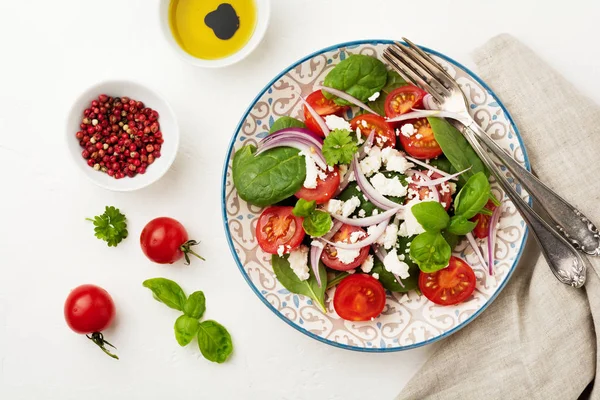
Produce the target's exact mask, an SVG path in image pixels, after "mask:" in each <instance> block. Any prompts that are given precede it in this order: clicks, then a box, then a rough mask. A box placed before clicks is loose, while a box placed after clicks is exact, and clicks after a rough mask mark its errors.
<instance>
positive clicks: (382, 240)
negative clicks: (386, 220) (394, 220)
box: [377, 224, 398, 250]
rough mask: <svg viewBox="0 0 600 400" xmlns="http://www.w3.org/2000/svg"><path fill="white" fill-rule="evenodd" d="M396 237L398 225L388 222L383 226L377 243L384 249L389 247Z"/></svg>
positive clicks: (392, 244) (394, 242)
mask: <svg viewBox="0 0 600 400" xmlns="http://www.w3.org/2000/svg"><path fill="white" fill-rule="evenodd" d="M397 239H398V227H397V226H396V225H395V224H390V225H388V226H387V227H386V228H385V232H383V234H382V235H381V236H379V238H378V239H377V243H378V244H380V245H382V246H383V247H384V248H385V249H386V250H388V249H391V248H392V247H393V246H394V244H396V240H397Z"/></svg>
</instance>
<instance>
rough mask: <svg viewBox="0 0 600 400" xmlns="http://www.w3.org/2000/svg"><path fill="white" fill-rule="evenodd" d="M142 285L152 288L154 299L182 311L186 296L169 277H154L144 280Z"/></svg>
mask: <svg viewBox="0 0 600 400" xmlns="http://www.w3.org/2000/svg"><path fill="white" fill-rule="evenodd" d="M142 285H143V286H144V287H147V288H148V289H150V290H152V295H153V296H154V298H155V299H156V300H158V301H160V302H161V303H164V304H165V305H166V306H168V307H171V308H174V309H175V310H179V311H183V308H184V307H185V302H186V296H185V293H184V292H183V289H182V288H181V287H180V286H179V285H178V284H177V283H175V282H173V281H172V280H170V279H165V278H154V279H147V280H145V281H144V282H143V283H142Z"/></svg>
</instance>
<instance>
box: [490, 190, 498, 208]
mask: <svg viewBox="0 0 600 400" xmlns="http://www.w3.org/2000/svg"><path fill="white" fill-rule="evenodd" d="M490 200H491V201H492V203H494V205H495V206H496V207H498V206H499V205H500V200H498V199H497V198H496V196H494V193H492V192H490Z"/></svg>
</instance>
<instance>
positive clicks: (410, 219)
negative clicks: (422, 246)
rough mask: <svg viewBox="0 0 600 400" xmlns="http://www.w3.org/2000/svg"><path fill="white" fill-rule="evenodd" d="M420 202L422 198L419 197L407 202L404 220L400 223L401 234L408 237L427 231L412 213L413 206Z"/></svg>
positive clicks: (399, 231)
mask: <svg viewBox="0 0 600 400" xmlns="http://www.w3.org/2000/svg"><path fill="white" fill-rule="evenodd" d="M420 202H421V200H419V199H413V200H411V201H409V202H408V203H406V205H405V209H404V222H402V224H400V229H399V230H398V234H399V235H400V236H404V237H408V236H413V235H418V234H419V233H423V232H425V229H423V227H422V226H421V224H419V221H417V219H416V218H415V216H414V214H413V213H412V206H414V205H415V204H418V203H420Z"/></svg>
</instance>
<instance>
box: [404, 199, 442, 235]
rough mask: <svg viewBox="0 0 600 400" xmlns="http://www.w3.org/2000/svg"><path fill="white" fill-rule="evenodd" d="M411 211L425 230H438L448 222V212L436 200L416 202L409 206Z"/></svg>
mask: <svg viewBox="0 0 600 400" xmlns="http://www.w3.org/2000/svg"><path fill="white" fill-rule="evenodd" d="M411 211H412V213H413V215H414V216H415V218H416V219H417V221H418V222H419V224H421V226H422V227H423V229H425V230H426V231H430V232H439V231H441V230H442V229H444V228H446V227H447V226H448V223H449V222H450V217H449V216H448V213H447V212H446V210H445V209H444V207H442V205H441V204H440V203H438V202H437V201H424V202H422V203H417V204H415V205H414V206H412V207H411Z"/></svg>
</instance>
